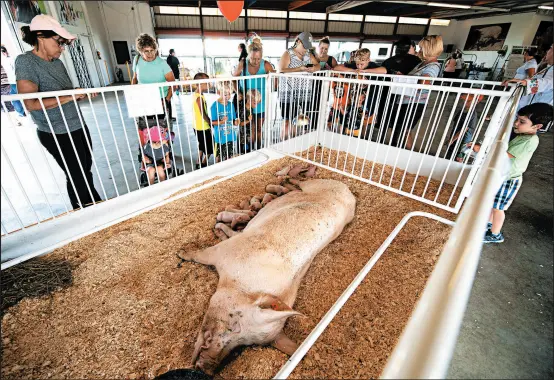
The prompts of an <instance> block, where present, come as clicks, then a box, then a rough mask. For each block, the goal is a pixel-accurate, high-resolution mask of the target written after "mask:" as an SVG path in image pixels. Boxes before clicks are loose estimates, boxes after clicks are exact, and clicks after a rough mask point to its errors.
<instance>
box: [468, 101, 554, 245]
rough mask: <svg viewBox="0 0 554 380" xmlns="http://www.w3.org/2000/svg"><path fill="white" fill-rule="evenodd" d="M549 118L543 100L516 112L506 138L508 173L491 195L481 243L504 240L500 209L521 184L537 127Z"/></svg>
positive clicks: (549, 110) (476, 148)
mask: <svg viewBox="0 0 554 380" xmlns="http://www.w3.org/2000/svg"><path fill="white" fill-rule="evenodd" d="M551 120H552V106H551V105H550V104H546V103H533V104H530V105H528V106H525V107H523V108H521V109H520V110H519V111H518V112H517V118H516V120H515V122H514V132H515V134H516V135H517V136H516V137H515V138H514V139H512V140H511V141H510V142H509V144H508V152H507V153H508V157H510V161H511V164H512V165H511V167H510V174H509V176H508V179H507V180H506V181H504V183H502V186H501V187H500V190H498V193H496V197H495V198H494V204H493V206H492V212H491V216H490V219H489V223H488V226H487V233H486V234H485V239H484V241H483V242H484V243H502V242H503V241H504V235H502V232H501V230H502V225H503V224H504V219H505V217H506V216H505V214H504V211H505V210H507V209H508V208H509V207H510V205H511V204H512V201H513V200H514V198H515V196H516V194H517V192H518V190H519V188H520V187H521V182H522V174H523V173H524V172H525V170H527V165H529V161H530V160H531V157H533V153H534V152H535V150H536V149H537V147H538V146H539V137H538V136H537V131H538V130H539V129H541V128H542V127H543V126H545V125H548V123H549V122H550V121H551ZM480 148H481V146H480V145H479V144H475V146H474V148H473V150H474V151H475V152H479V149H480Z"/></svg>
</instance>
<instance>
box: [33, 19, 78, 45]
mask: <svg viewBox="0 0 554 380" xmlns="http://www.w3.org/2000/svg"><path fill="white" fill-rule="evenodd" d="M29 29H30V30H31V31H32V32H34V31H39V30H51V31H53V32H54V33H56V34H57V35H58V36H60V37H62V38H65V39H66V40H74V39H76V38H77V37H75V36H74V35H73V34H71V33H69V32H68V31H67V30H65V29H64V28H63V27H62V26H61V25H60V23H59V22H58V20H56V19H55V18H54V17H52V16H48V15H38V16H35V17H33V19H32V20H31V25H29Z"/></svg>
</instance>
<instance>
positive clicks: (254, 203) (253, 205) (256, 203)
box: [250, 197, 263, 211]
mask: <svg viewBox="0 0 554 380" xmlns="http://www.w3.org/2000/svg"><path fill="white" fill-rule="evenodd" d="M262 207H263V206H262V203H261V202H260V200H259V199H258V198H256V197H252V199H250V209H251V210H254V211H259V210H261V209H262Z"/></svg>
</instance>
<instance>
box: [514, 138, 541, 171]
mask: <svg viewBox="0 0 554 380" xmlns="http://www.w3.org/2000/svg"><path fill="white" fill-rule="evenodd" d="M538 146H539V136H537V135H518V136H517V137H515V138H514V139H513V140H512V141H510V143H509V144H508V153H510V154H511V155H512V156H514V158H511V159H510V161H511V163H512V166H511V167H510V179H513V178H518V177H521V175H522V174H523V173H524V172H525V171H526V170H527V165H529V161H530V160H531V157H533V153H534V152H535V150H536V149H537V147H538Z"/></svg>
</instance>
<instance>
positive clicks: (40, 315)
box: [1, 152, 452, 379]
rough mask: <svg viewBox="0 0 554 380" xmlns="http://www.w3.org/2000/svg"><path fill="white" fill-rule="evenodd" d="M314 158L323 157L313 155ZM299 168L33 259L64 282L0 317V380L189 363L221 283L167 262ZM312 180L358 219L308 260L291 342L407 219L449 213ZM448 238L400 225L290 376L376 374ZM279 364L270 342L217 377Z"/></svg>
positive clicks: (242, 354)
mask: <svg viewBox="0 0 554 380" xmlns="http://www.w3.org/2000/svg"><path fill="white" fill-rule="evenodd" d="M322 153H323V154H324V155H325V154H329V152H318V153H317V154H322ZM295 161H296V160H294V159H292V158H283V159H280V160H275V161H272V162H270V163H268V164H266V165H264V166H263V167H261V168H257V169H254V170H252V171H249V172H247V173H244V174H242V175H239V176H237V177H234V178H232V179H230V180H227V181H225V182H223V183H220V184H216V185H214V186H212V187H209V188H207V189H204V190H202V191H199V192H197V193H195V194H192V195H190V196H187V197H185V198H182V199H179V200H176V201H174V202H171V203H169V204H167V205H164V206H162V207H160V208H158V209H155V210H152V211H149V212H147V213H144V214H141V215H139V216H137V217H135V218H133V219H130V220H127V221H125V222H122V223H119V224H117V225H115V226H112V227H110V228H107V229H105V230H102V231H100V232H97V233H95V234H93V235H90V236H88V237H85V238H82V239H80V240H78V241H75V242H72V243H70V244H68V245H66V246H65V247H62V248H60V249H57V250H56V251H54V252H53V253H51V254H49V255H47V256H46V257H44V258H41V259H40V260H49V259H65V260H67V261H68V262H69V263H70V264H71V265H72V267H73V285H72V286H70V287H68V288H66V289H63V290H59V291H57V292H54V293H53V294H51V295H50V296H44V297H42V298H34V299H29V298H27V299H23V300H22V301H20V302H19V303H18V304H17V305H15V306H13V307H11V308H10V309H8V311H7V312H6V313H5V315H4V317H3V319H2V369H1V375H2V378H5V379H30V378H65V379H79V378H91V379H92V378H103V379H108V378H110V379H114V378H118V379H119V378H153V377H154V376H156V375H159V374H161V373H163V372H165V371H167V370H169V369H175V368H183V367H187V366H188V365H189V363H190V357H191V354H192V350H193V347H194V342H195V340H196V335H197V332H198V329H199V327H200V325H201V322H202V318H203V315H204V312H205V310H206V308H207V305H208V302H209V299H210V297H211V295H212V294H213V293H214V292H215V289H216V286H217V280H218V278H217V273H216V272H215V271H214V270H213V269H211V268H209V267H206V266H203V265H200V264H195V263H184V264H183V265H182V267H180V268H179V267H178V266H177V264H178V262H179V260H178V259H177V258H176V255H175V254H176V253H177V252H178V251H179V250H180V249H186V250H188V249H190V250H193V249H200V248H204V247H208V246H212V245H214V244H216V243H217V242H218V240H216V238H215V236H214V235H213V233H212V227H213V226H214V224H215V215H216V214H217V212H218V211H219V210H220V209H222V208H223V207H225V206H226V205H229V204H238V203H239V202H240V201H241V200H242V199H244V197H246V196H253V195H256V194H262V193H263V192H264V189H265V186H266V185H267V184H268V183H278V182H279V181H278V179H277V178H275V177H274V175H273V173H274V172H276V171H277V170H279V169H281V168H282V167H284V166H285V165H286V164H289V163H294V162H295ZM347 165H351V163H350V164H348V163H347ZM316 177H317V178H330V179H336V180H340V181H343V182H345V183H346V184H347V185H348V186H349V187H350V189H351V191H352V192H353V193H354V195H355V196H356V198H357V202H358V203H357V209H356V216H355V219H354V221H353V222H352V223H351V224H350V225H348V226H347V227H346V228H345V230H344V231H343V233H342V234H341V235H340V236H339V237H338V238H337V239H336V240H335V241H334V242H332V243H331V244H330V245H329V246H328V247H326V248H325V249H324V250H323V251H322V252H321V253H320V254H319V255H318V256H316V258H315V260H314V261H313V263H312V265H311V267H310V269H309V271H308V273H307V275H306V277H305V279H304V281H303V282H302V285H301V287H300V289H299V293H298V299H297V301H296V304H295V306H294V307H295V309H297V310H298V311H300V312H302V313H303V314H305V315H306V318H301V317H295V318H291V319H289V321H288V323H287V325H286V326H285V332H286V333H287V334H288V335H289V336H290V337H291V338H292V339H293V340H295V341H297V342H301V341H302V340H303V339H304V338H305V337H306V336H307V335H308V334H309V332H310V331H311V330H312V329H313V327H314V326H315V325H316V324H317V322H318V321H319V320H320V319H321V317H322V316H323V315H324V314H325V313H326V312H327V311H328V309H329V308H330V307H331V305H332V304H333V303H334V301H335V300H336V299H337V297H338V296H339V295H340V294H341V293H342V291H343V290H344V289H345V288H346V287H347V286H348V284H349V283H350V282H351V281H352V279H353V278H354V277H355V276H356V274H357V273H358V271H359V270H360V269H361V268H362V267H363V265H364V264H365V263H366V262H367V260H369V258H370V257H371V255H372V254H373V253H374V252H375V251H376V250H377V248H378V247H379V246H380V245H381V243H382V242H383V241H384V240H385V239H386V237H387V235H388V234H389V233H390V232H391V231H392V230H393V229H394V227H395V226H396V225H397V224H398V222H400V220H401V219H402V217H403V216H404V215H406V214H407V213H408V212H411V211H415V210H422V211H431V212H434V213H436V214H439V215H442V216H445V217H450V218H452V215H451V214H449V213H447V212H444V211H440V210H437V209H434V208H432V207H430V206H427V205H425V204H423V203H420V202H417V201H414V200H411V199H408V198H406V197H402V196H399V195H396V194H394V193H391V192H387V191H385V190H382V189H379V188H377V187H375V186H371V185H367V184H364V183H362V182H360V181H357V180H354V179H349V178H347V177H344V176H341V175H339V174H336V173H333V172H330V171H327V170H321V169H318V172H317V175H316ZM420 186H423V185H421V184H416V188H417V189H419V187H420ZM449 232H450V228H449V227H447V226H445V225H443V224H440V223H438V222H433V221H430V220H428V219H422V218H415V219H413V220H412V221H411V222H409V223H408V224H407V225H406V227H405V228H404V229H403V231H402V232H401V233H400V235H399V236H398V237H397V239H396V240H395V242H394V243H393V244H392V245H391V247H390V248H389V249H388V250H387V251H386V252H385V253H384V255H383V256H382V258H381V259H380V260H379V262H378V263H377V264H376V265H375V267H374V268H373V270H372V271H371V272H370V273H369V275H368V277H367V278H366V280H365V281H364V282H363V284H362V285H361V286H360V288H359V289H358V290H357V291H356V292H355V293H354V295H353V296H352V297H351V299H350V300H349V301H348V302H347V303H346V305H345V306H344V307H343V310H341V312H340V313H339V314H338V315H337V316H336V318H335V320H334V321H333V322H332V324H331V325H330V326H329V328H328V329H327V331H326V332H325V333H324V334H323V335H322V336H321V337H320V339H319V340H318V342H317V343H316V344H315V346H314V347H313V348H312V349H311V350H310V352H309V353H308V355H307V356H306V357H305V358H304V360H303V361H302V362H301V363H300V365H299V366H298V367H297V368H296V370H295V371H294V372H293V373H292V375H291V377H293V378H353V377H361V378H370V377H371V378H375V377H377V376H379V374H380V372H381V371H382V369H383V366H384V364H385V362H386V360H387V357H388V356H389V355H390V353H391V351H392V349H393V348H394V346H395V344H396V341H397V339H398V337H399V335H400V333H401V332H402V329H403V327H404V325H405V323H406V322H407V320H408V318H409V316H410V313H411V311H412V309H413V307H414V305H415V302H416V300H417V299H418V296H419V294H420V292H421V291H422V289H423V287H424V285H425V282H426V280H427V278H428V276H429V274H430V273H431V270H432V268H433V265H434V263H435V261H436V259H437V255H438V254H439V253H440V251H441V249H442V247H443V245H444V243H445V242H446V239H447V237H448V233H449ZM286 360H287V356H286V355H284V354H282V353H281V352H279V351H277V350H275V349H273V348H271V347H248V348H244V349H239V350H237V351H236V352H233V353H232V355H230V358H229V360H228V361H227V362H226V363H225V367H224V368H223V369H222V370H221V371H220V372H219V373H218V374H216V377H219V378H268V377H272V376H274V375H275V374H276V372H277V371H278V369H279V368H280V367H281V366H282V365H283V364H284V363H285V361H286Z"/></svg>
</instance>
